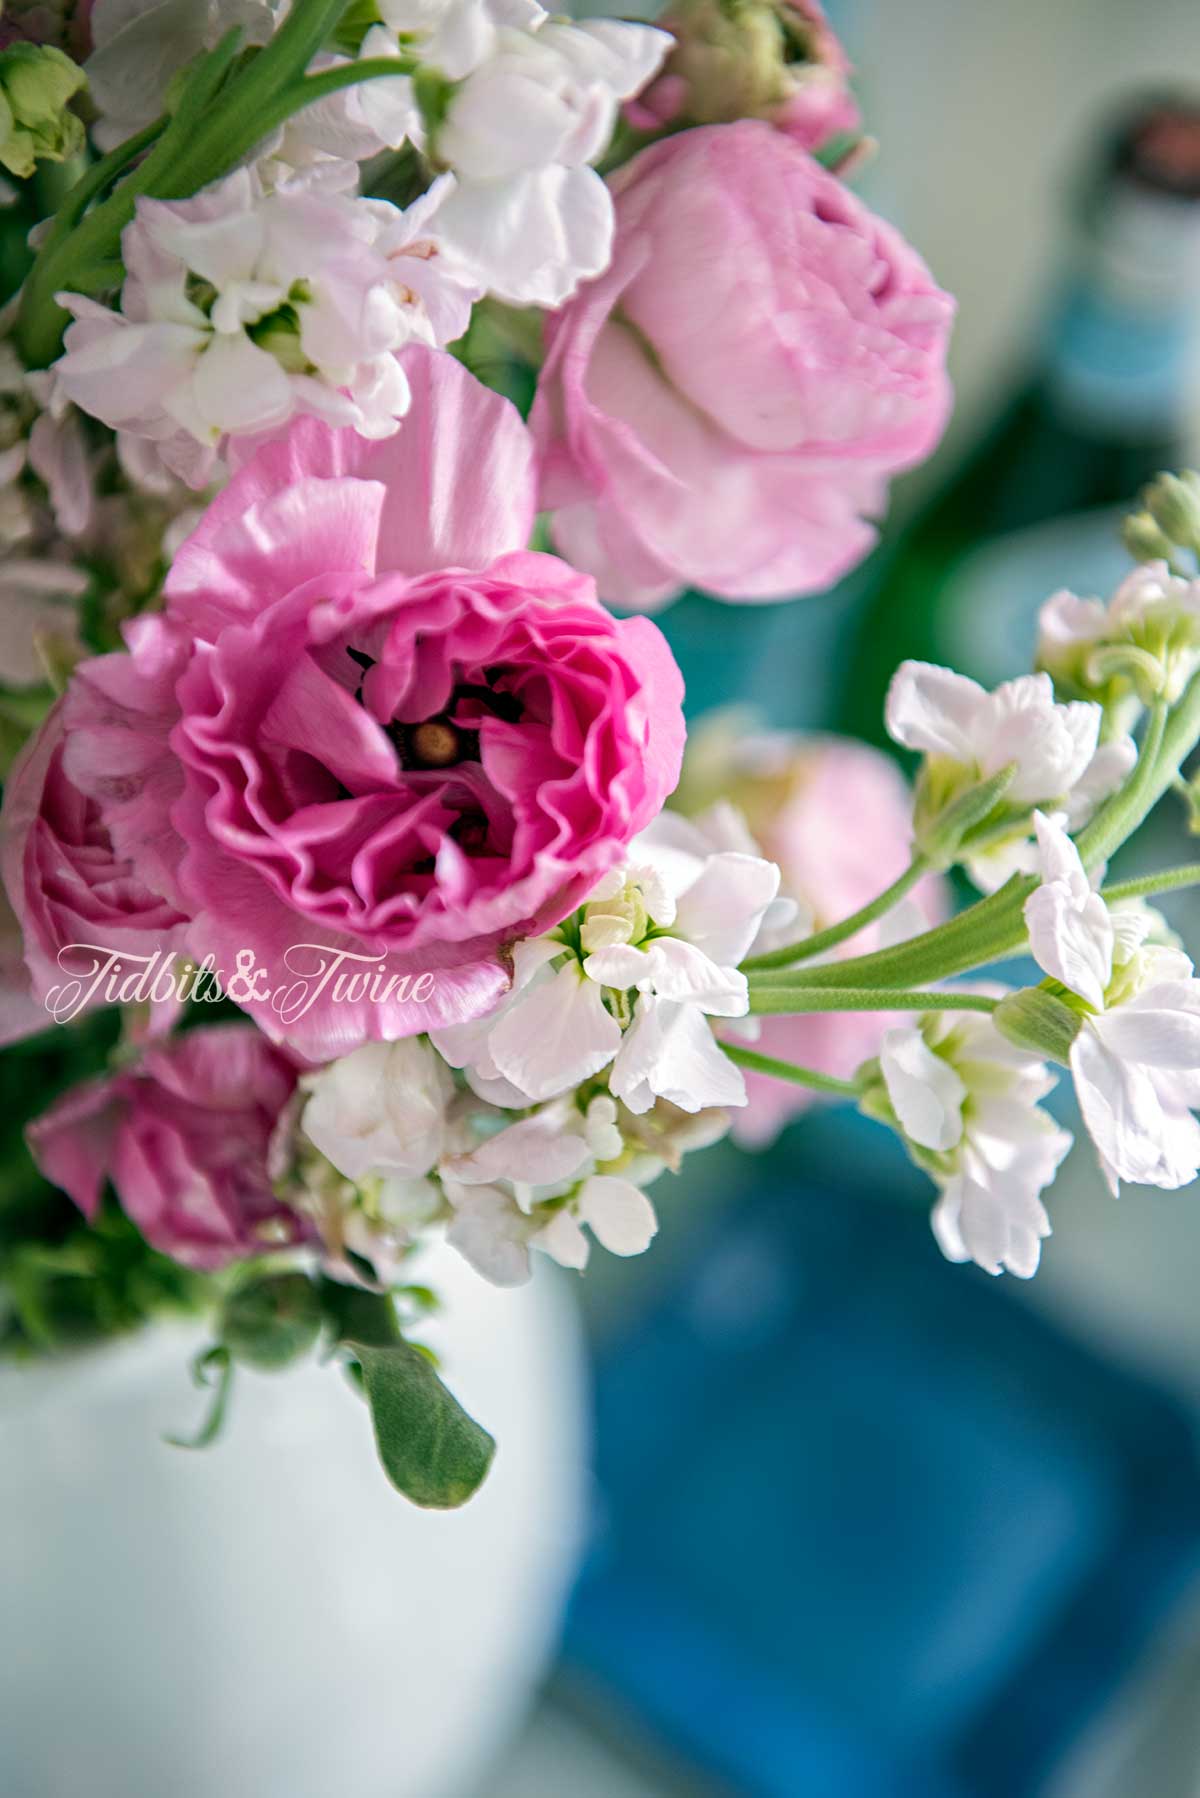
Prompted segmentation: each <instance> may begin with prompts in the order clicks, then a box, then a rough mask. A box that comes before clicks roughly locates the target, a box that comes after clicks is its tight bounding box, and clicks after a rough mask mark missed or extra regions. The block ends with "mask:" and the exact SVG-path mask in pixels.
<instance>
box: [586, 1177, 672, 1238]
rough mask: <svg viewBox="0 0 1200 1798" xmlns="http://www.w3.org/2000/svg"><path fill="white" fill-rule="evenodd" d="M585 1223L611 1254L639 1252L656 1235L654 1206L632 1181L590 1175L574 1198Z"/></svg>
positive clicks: (656, 1224) (656, 1226)
mask: <svg viewBox="0 0 1200 1798" xmlns="http://www.w3.org/2000/svg"><path fill="white" fill-rule="evenodd" d="M577 1205H578V1211H579V1215H580V1217H581V1218H582V1219H583V1221H584V1223H585V1224H587V1225H588V1227H589V1228H590V1229H591V1231H592V1234H593V1235H594V1236H595V1238H596V1240H597V1242H599V1243H600V1244H601V1246H602V1247H603V1248H606V1249H607V1250H608V1252H609V1254H610V1255H641V1254H644V1253H645V1251H646V1250H647V1249H648V1248H649V1247H650V1244H651V1243H652V1242H653V1241H654V1238H655V1236H656V1235H657V1234H658V1219H657V1218H656V1217H655V1215H654V1207H653V1205H652V1204H651V1203H650V1201H649V1199H648V1198H647V1197H646V1195H645V1193H644V1192H643V1191H642V1190H641V1188H640V1187H637V1186H635V1185H634V1184H633V1181H632V1180H621V1179H619V1178H618V1177H617V1176H616V1175H615V1174H593V1175H592V1177H591V1179H590V1180H585V1181H584V1183H583V1188H582V1190H581V1192H580V1194H579V1198H578V1201H577Z"/></svg>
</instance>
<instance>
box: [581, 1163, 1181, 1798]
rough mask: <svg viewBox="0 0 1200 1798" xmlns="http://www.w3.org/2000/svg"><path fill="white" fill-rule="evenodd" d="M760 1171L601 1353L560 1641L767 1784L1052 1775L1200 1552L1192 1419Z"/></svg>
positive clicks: (707, 1751) (886, 1205)
mask: <svg viewBox="0 0 1200 1798" xmlns="http://www.w3.org/2000/svg"><path fill="white" fill-rule="evenodd" d="M853 1153H854V1148H853V1142H852V1141H851V1140H850V1139H847V1141H846V1143H845V1144H844V1147H843V1154H844V1155H850V1156H852V1155H853ZM762 1165H763V1164H761V1163H759V1164H758V1168H761V1167H762ZM766 1165H767V1167H768V1169H769V1172H768V1174H767V1176H766V1177H765V1178H763V1177H762V1175H761V1174H760V1173H758V1172H757V1171H756V1172H755V1174H754V1175H753V1176H752V1178H754V1179H755V1181H756V1182H759V1183H758V1184H757V1187H756V1190H754V1191H753V1192H751V1193H748V1194H746V1195H744V1198H745V1202H744V1203H739V1204H738V1205H737V1207H736V1211H735V1214H733V1215H732V1216H728V1217H726V1218H724V1219H722V1220H721V1221H720V1222H718V1224H717V1225H716V1226H715V1227H714V1228H713V1229H712V1231H711V1233H710V1234H709V1235H708V1236H707V1238H706V1240H704V1241H703V1242H702V1243H700V1244H699V1245H696V1246H694V1248H693V1250H692V1253H691V1258H690V1261H689V1263H688V1265H687V1266H686V1268H685V1269H684V1271H683V1273H682V1275H681V1277H680V1278H679V1279H678V1280H677V1281H676V1283H675V1285H674V1286H673V1288H672V1290H671V1291H670V1292H669V1293H668V1294H667V1295H666V1296H665V1297H664V1298H663V1299H661V1301H660V1302H659V1303H658V1304H657V1306H656V1307H655V1308H654V1309H653V1311H652V1312H651V1314H649V1315H648V1316H645V1317H644V1318H642V1319H641V1320H640V1322H639V1323H638V1325H637V1327H636V1329H635V1330H634V1331H633V1332H632V1333H631V1334H629V1335H627V1336H626V1337H625V1338H624V1339H623V1340H621V1341H619V1342H616V1343H614V1344H612V1345H611V1346H610V1347H609V1348H608V1349H607V1350H606V1352H604V1353H603V1354H602V1357H601V1360H600V1365H599V1369H598V1380H597V1419H596V1424H597V1457H598V1466H597V1472H598V1479H599V1487H600V1492H601V1499H602V1506H603V1518H602V1522H601V1524H600V1526H598V1532H597V1540H596V1545H595V1550H594V1553H593V1555H592V1557H591V1560H590V1562H589V1564H588V1566H587V1568H586V1569H585V1573H584V1576H583V1578H582V1580H581V1583H580V1585H579V1588H578V1591H577V1593H576V1595H575V1598H574V1601H573V1604H572V1609H571V1614H570V1620H569V1626H568V1635H567V1654H568V1658H569V1661H570V1663H571V1664H572V1665H573V1666H574V1667H575V1668H576V1669H577V1670H578V1671H580V1672H581V1673H583V1674H584V1675H586V1676H587V1678H588V1679H589V1680H590V1681H591V1682H592V1683H599V1684H600V1685H602V1686H603V1687H604V1688H606V1689H607V1691H608V1693H609V1694H610V1695H613V1694H615V1695H616V1696H617V1697H618V1698H619V1699H620V1700H623V1701H624V1702H625V1703H626V1704H627V1705H628V1706H629V1707H630V1708H631V1709H632V1710H633V1711H635V1712H636V1713H638V1714H639V1715H640V1716H641V1717H642V1718H643V1719H646V1720H649V1722H650V1723H651V1725H652V1726H654V1727H655V1728H656V1729H657V1730H658V1731H659V1732H660V1733H661V1734H662V1736H663V1737H664V1738H665V1739H666V1740H667V1741H668V1742H670V1743H672V1744H674V1745H675V1746H676V1747H677V1748H678V1749H679V1750H681V1751H682V1753H683V1754H684V1756H685V1757H689V1758H690V1759H691V1760H692V1761H693V1762H694V1763H695V1764H697V1765H699V1766H701V1767H703V1768H705V1769H707V1770H709V1771H710V1772H712V1773H713V1774H715V1775H717V1776H719V1777H720V1778H721V1779H722V1780H723V1781H724V1782H726V1783H727V1784H728V1785H731V1786H732V1789H733V1790H734V1791H735V1792H737V1793H743V1794H747V1795H750V1798H1029V1795H1032V1794H1034V1793H1036V1792H1037V1791H1038V1790H1039V1789H1040V1786H1041V1784H1042V1782H1043V1781H1044V1778H1045V1776H1046V1774H1047V1772H1048V1770H1049V1769H1050V1768H1051V1767H1052V1766H1053V1765H1054V1764H1055V1762H1056V1761H1057V1759H1058V1758H1059V1756H1060V1755H1061V1754H1062V1753H1063V1752H1064V1751H1065V1750H1066V1749H1067V1748H1068V1747H1069V1746H1070V1745H1071V1744H1072V1743H1073V1742H1074V1741H1075V1740H1077V1738H1078V1737H1079V1735H1080V1733H1081V1731H1082V1730H1083V1729H1084V1728H1085V1727H1086V1726H1087V1725H1088V1724H1089V1723H1091V1722H1092V1721H1093V1720H1094V1719H1095V1717H1096V1716H1097V1714H1098V1713H1099V1712H1100V1711H1101V1710H1102V1709H1103V1708H1104V1707H1105V1705H1106V1704H1107V1703H1108V1702H1109V1701H1110V1699H1111V1698H1112V1697H1113V1695H1114V1693H1115V1691H1116V1690H1117V1689H1118V1687H1119V1686H1120V1683H1121V1681H1122V1680H1123V1678H1124V1677H1125V1676H1126V1675H1127V1674H1128V1673H1129V1671H1130V1670H1131V1668H1132V1666H1133V1664H1134V1662H1135V1660H1136V1658H1137V1655H1138V1653H1139V1652H1140V1651H1141V1650H1142V1649H1143V1648H1144V1647H1145V1645H1146V1643H1147V1640H1148V1639H1149V1637H1150V1635H1151V1633H1152V1631H1153V1629H1154V1627H1155V1625H1156V1623H1158V1622H1160V1621H1161V1620H1162V1619H1163V1616H1164V1614H1165V1613H1166V1611H1167V1610H1168V1609H1169V1608H1170V1607H1171V1605H1172V1604H1173V1603H1174V1601H1175V1600H1177V1599H1178V1598H1179V1596H1180V1595H1181V1594H1182V1592H1183V1591H1184V1589H1185V1588H1186V1586H1187V1585H1188V1583H1189V1582H1190V1581H1191V1580H1193V1579H1194V1578H1196V1577H1197V1576H1198V1575H1200V1474H1198V1472H1197V1467H1196V1456H1195V1450H1194V1444H1193V1433H1192V1424H1191V1421H1190V1420H1189V1419H1188V1418H1187V1417H1186V1416H1185V1415H1184V1414H1183V1413H1182V1412H1181V1411H1180V1410H1179V1409H1177V1408H1176V1406H1175V1405H1174V1403H1173V1402H1172V1401H1171V1400H1170V1399H1169V1398H1168V1397H1167V1396H1165V1395H1163V1394H1162V1393H1160V1392H1158V1391H1156V1390H1154V1389H1152V1388H1151V1387H1149V1386H1147V1385H1146V1384H1145V1383H1143V1382H1142V1381H1140V1380H1138V1379H1135V1378H1133V1377H1132V1376H1130V1375H1128V1374H1126V1373H1124V1372H1122V1371H1120V1370H1119V1369H1117V1368H1115V1367H1112V1366H1108V1365H1106V1364H1104V1363H1103V1362H1101V1361H1099V1360H1097V1359H1096V1358H1095V1357H1094V1356H1093V1355H1092V1354H1091V1353H1089V1352H1085V1351H1084V1350H1083V1349H1081V1348H1080V1347H1078V1346H1077V1345H1075V1344H1074V1343H1072V1342H1071V1341H1070V1340H1068V1339H1067V1338H1066V1337H1065V1336H1063V1335H1062V1334H1060V1333H1059V1332H1058V1331H1056V1330H1055V1329H1053V1328H1051V1327H1050V1326H1048V1325H1047V1324H1046V1323H1044V1322H1043V1321H1041V1320H1040V1319H1039V1318H1038V1317H1037V1316H1035V1315H1034V1314H1032V1313H1031V1312H1030V1311H1028V1310H1027V1309H1026V1308H1024V1307H1023V1306H1022V1305H1021V1304H1019V1303H1017V1302H1014V1300H1013V1299H1012V1298H1011V1297H1009V1296H1008V1294H1007V1293H1006V1292H1005V1290H1004V1287H1003V1285H1002V1284H1001V1283H999V1282H995V1281H991V1280H989V1279H988V1278H987V1276H986V1275H983V1274H980V1273H978V1272H977V1271H976V1270H974V1269H964V1268H956V1267H951V1266H950V1265H949V1264H947V1263H946V1262H944V1261H943V1260H942V1259H941V1257H940V1255H939V1254H938V1251H937V1249H936V1247H935V1245H934V1243H933V1241H932V1239H931V1237H930V1233H929V1227H928V1222H927V1216H926V1207H925V1205H924V1204H923V1205H922V1206H921V1207H920V1208H915V1207H909V1206H907V1205H904V1204H902V1203H898V1202H896V1198H895V1194H896V1193H897V1192H899V1191H902V1190H903V1188H904V1185H905V1180H904V1177H903V1176H901V1175H900V1173H899V1170H897V1179H896V1181H895V1182H894V1183H892V1182H889V1190H891V1192H892V1197H891V1199H890V1200H887V1201H880V1200H878V1199H876V1198H873V1197H870V1196H868V1195H867V1194H864V1193H854V1192H847V1191H843V1190H838V1191H833V1190H830V1191H822V1190H817V1189H814V1188H812V1187H810V1186H808V1185H806V1183H805V1181H804V1180H802V1179H800V1178H799V1177H798V1175H797V1172H796V1169H795V1166H794V1165H793V1164H791V1163H790V1162H789V1159H788V1157H787V1153H786V1148H785V1149H784V1150H783V1151H781V1152H778V1153H777V1154H776V1155H775V1156H774V1157H773V1158H772V1159H771V1160H770V1161H769V1162H768V1163H767V1164H766ZM863 1171H864V1173H865V1171H866V1170H865V1169H864V1170H863ZM885 1177H886V1176H885Z"/></svg>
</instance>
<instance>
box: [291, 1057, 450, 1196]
mask: <svg viewBox="0 0 1200 1798" xmlns="http://www.w3.org/2000/svg"><path fill="white" fill-rule="evenodd" d="M301 1085H302V1087H303V1088H304V1089H305V1090H306V1091H307V1093H308V1099H307V1102H306V1104H305V1106H304V1111H303V1115H302V1117H301V1128H302V1129H303V1131H304V1133H305V1135H306V1136H307V1137H308V1138H309V1140H310V1142H312V1143H313V1144H315V1146H316V1147H317V1148H318V1149H319V1150H320V1151H321V1153H322V1155H324V1156H325V1158H326V1159H327V1160H328V1161H331V1162H332V1163H333V1165H334V1167H335V1168H337V1170H338V1172H339V1173H341V1174H344V1175H345V1176H346V1178H347V1179H348V1180H354V1181H357V1180H361V1179H363V1178H365V1177H367V1176H369V1175H373V1174H374V1175H382V1176H392V1175H399V1176H402V1177H404V1178H408V1177H409V1176H412V1175H423V1174H427V1173H428V1172H429V1171H430V1169H431V1168H432V1167H433V1166H434V1165H435V1163H436V1162H437V1160H438V1157H439V1156H440V1155H441V1153H442V1150H443V1148H444V1146H445V1143H446V1111H447V1107H448V1105H449V1104H450V1101H451V1099H452V1097H453V1095H454V1083H453V1081H452V1079H451V1077H450V1073H449V1070H448V1069H447V1068H446V1066H445V1063H444V1062H443V1061H442V1060H441V1058H440V1057H439V1056H438V1055H436V1054H435V1053H434V1051H433V1049H431V1048H430V1046H429V1044H428V1043H426V1042H424V1041H423V1040H422V1039H421V1038H420V1037H404V1038H402V1039H401V1041H399V1042H395V1043H364V1044H363V1046H362V1047H361V1048H359V1049H355V1050H353V1051H352V1052H351V1053H350V1054H349V1055H343V1056H342V1057H341V1058H340V1059H339V1060H337V1061H333V1062H330V1063H329V1065H328V1067H324V1068H321V1069H320V1070H319V1071H318V1072H317V1073H315V1074H306V1075H304V1077H303V1079H302V1081H301Z"/></svg>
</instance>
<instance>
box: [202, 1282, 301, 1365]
mask: <svg viewBox="0 0 1200 1798" xmlns="http://www.w3.org/2000/svg"><path fill="white" fill-rule="evenodd" d="M218 1327H219V1330H220V1335H221V1341H222V1343H223V1344H224V1346H225V1347H226V1348H227V1349H228V1350H229V1352H230V1354H231V1355H232V1356H233V1358H234V1360H235V1361H241V1362H242V1363H243V1364H244V1365H246V1366H248V1367H261V1368H264V1369H274V1368H277V1367H286V1366H287V1364H288V1362H289V1361H296V1360H298V1359H299V1358H300V1356H301V1355H306V1354H307V1353H308V1351H309V1349H311V1348H312V1346H313V1344H314V1343H315V1341H316V1340H317V1337H318V1335H319V1334H320V1330H321V1305H320V1301H319V1299H318V1297H317V1290H316V1287H315V1286H314V1285H313V1283H312V1281H311V1280H310V1279H309V1278H308V1276H307V1275H306V1274H302V1273H287V1274H267V1275H264V1276H263V1277H262V1278H260V1279H257V1280H247V1281H246V1282H245V1284H244V1285H241V1286H238V1287H237V1288H236V1289H235V1290H234V1291H233V1292H231V1293H230V1294H229V1296H228V1298H227V1299H226V1300H225V1303H224V1305H223V1306H222V1307H221V1314H220V1319H219V1325H218Z"/></svg>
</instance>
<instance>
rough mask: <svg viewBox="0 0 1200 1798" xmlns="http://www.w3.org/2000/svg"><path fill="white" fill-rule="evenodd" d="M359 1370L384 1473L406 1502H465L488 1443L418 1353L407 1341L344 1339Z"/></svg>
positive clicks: (488, 1456)
mask: <svg viewBox="0 0 1200 1798" xmlns="http://www.w3.org/2000/svg"><path fill="white" fill-rule="evenodd" d="M346 1347H347V1348H348V1349H349V1350H350V1352H351V1353H352V1354H353V1355H354V1356H355V1358H356V1360H357V1361H358V1364H359V1366H360V1367H361V1368H362V1375H363V1387H364V1390H365V1392H366V1398H367V1403H368V1404H369V1405H370V1407H371V1417H372V1421H373V1422H374V1425H375V1441H376V1444H377V1446H378V1449H379V1458H380V1460H381V1461H382V1462H383V1468H384V1472H385V1473H386V1474H387V1476H388V1479H389V1480H390V1481H391V1482H392V1485H393V1486H395V1487H396V1489H397V1491H399V1492H403V1493H404V1495H405V1497H406V1498H410V1499H411V1500H412V1501H413V1503H414V1504H417V1505H424V1506H426V1507H428V1508H430V1509H434V1510H439V1511H441V1510H451V1509H453V1508H454V1507H455V1506H456V1505H461V1504H465V1503H466V1501H467V1499H468V1498H470V1497H471V1495H472V1493H473V1492H475V1491H476V1490H477V1489H478V1487H479V1486H480V1485H481V1484H482V1482H483V1479H484V1476H485V1475H486V1473H487V1471H488V1468H489V1467H490V1466H491V1463H492V1456H493V1455H494V1454H495V1452H496V1444H495V1442H494V1441H493V1439H492V1438H491V1436H489V1435H488V1433H487V1431H486V1430H485V1429H483V1428H482V1427H481V1425H479V1424H477V1423H476V1422H475V1420H474V1418H473V1417H468V1415H467V1413H466V1412H465V1411H464V1410H463V1408H462V1406H461V1405H460V1404H459V1402H458V1400H457V1399H456V1398H455V1397H454V1396H453V1394H452V1393H451V1392H449V1391H448V1390H447V1388H446V1387H445V1386H443V1384H442V1382H441V1380H440V1379H439V1378H438V1376H437V1374H436V1373H435V1372H434V1369H433V1367H432V1366H431V1365H430V1363H429V1361H428V1360H427V1359H426V1358H425V1356H424V1355H422V1354H420V1353H419V1352H418V1351H417V1350H416V1349H415V1348H413V1347H412V1346H411V1344H409V1343H407V1342H394V1343H389V1344H388V1345H387V1346H385V1347H381V1346H377V1345H373V1344H370V1343H365V1342H348V1343H347V1344H346Z"/></svg>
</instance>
